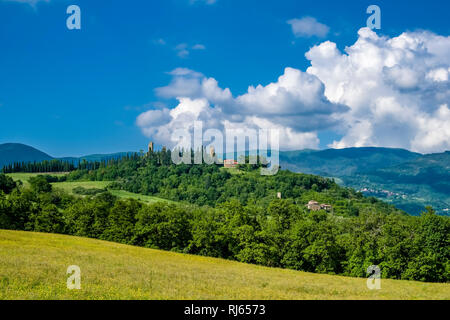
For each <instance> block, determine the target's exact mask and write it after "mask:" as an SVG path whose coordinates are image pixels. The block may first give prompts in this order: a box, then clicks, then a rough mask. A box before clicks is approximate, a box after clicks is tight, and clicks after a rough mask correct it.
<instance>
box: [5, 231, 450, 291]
mask: <svg viewBox="0 0 450 320" xmlns="http://www.w3.org/2000/svg"><path fill="white" fill-rule="evenodd" d="M70 265H78V266H79V267H80V268H81V290H68V289H67V288H66V281H67V277H68V275H67V274H66V270H67V267H68V266H70ZM381 287H382V288H381V290H369V289H368V288H367V286H366V279H362V278H348V277H341V276H333V275H320V274H312V273H305V272H298V271H292V270H283V269H275V268H266V267H261V266H256V265H248V264H243V263H238V262H233V261H228V260H222V259H214V258H207V257H200V256H193V255H185V254H179V253H173V252H166V251H159V250H153V249H146V248H139V247H133V246H127V245H121V244H116V243H111V242H105V241H99V240H93V239H86V238H78V237H72V236H65V235H54V234H41V233H32V232H21V231H4V230H0V299H250V300H251V299H294V300H296V299H450V284H431V283H422V282H412V281H398V280H384V279H383V280H382V282H381Z"/></svg>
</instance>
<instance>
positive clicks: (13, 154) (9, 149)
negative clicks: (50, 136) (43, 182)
mask: <svg viewBox="0 0 450 320" xmlns="http://www.w3.org/2000/svg"><path fill="white" fill-rule="evenodd" d="M131 153H133V152H117V153H111V154H91V155H87V156H82V157H63V158H55V157H52V156H50V155H48V154H46V153H44V152H42V151H39V150H37V149H35V148H33V147H30V146H27V145H25V144H21V143H5V144H0V168H3V167H4V166H6V165H8V164H11V163H14V162H33V161H36V162H39V161H44V160H54V159H58V160H63V161H68V162H73V163H75V164H76V163H77V162H78V161H79V160H86V161H102V160H107V159H117V158H121V157H123V156H126V155H127V154H131Z"/></svg>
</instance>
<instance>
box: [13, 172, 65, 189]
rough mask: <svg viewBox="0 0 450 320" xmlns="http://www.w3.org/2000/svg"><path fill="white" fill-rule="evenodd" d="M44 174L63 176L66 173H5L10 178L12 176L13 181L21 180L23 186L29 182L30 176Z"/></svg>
mask: <svg viewBox="0 0 450 320" xmlns="http://www.w3.org/2000/svg"><path fill="white" fill-rule="evenodd" d="M46 174H49V175H52V176H64V175H66V174H67V173H64V172H57V173H55V172H51V173H22V172H20V173H8V174H6V175H7V176H9V177H11V178H13V180H14V181H19V180H20V181H22V182H23V184H24V185H25V186H27V185H28V184H29V183H28V180H29V179H30V178H31V177H36V176H38V175H46Z"/></svg>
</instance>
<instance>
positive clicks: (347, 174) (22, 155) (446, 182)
mask: <svg viewBox="0 0 450 320" xmlns="http://www.w3.org/2000/svg"><path fill="white" fill-rule="evenodd" d="M127 153H132V152H118V153H113V154H94V155H87V156H83V157H65V158H59V159H60V160H65V161H69V162H74V163H76V162H78V160H82V159H86V160H88V161H102V160H105V159H111V158H120V157H122V156H124V155H126V154H127ZM51 159H56V158H53V157H52V156H50V155H48V154H46V153H44V152H41V151H39V150H37V149H35V148H33V147H30V146H27V145H24V144H17V143H7V144H0V168H1V167H3V166H4V165H7V164H9V163H13V162H29V161H43V160H51ZM280 164H281V167H282V168H283V169H288V170H290V171H294V172H303V173H310V174H315V175H320V176H325V177H330V178H334V179H335V180H336V182H338V183H339V184H341V185H345V186H349V187H352V188H355V189H356V190H359V191H361V192H362V193H364V194H365V195H367V196H375V197H377V198H380V199H382V200H384V201H386V202H390V203H392V204H395V205H396V206H397V207H398V208H400V209H403V210H405V211H406V212H408V213H410V214H413V215H417V214H420V212H421V211H423V210H424V207H425V206H427V205H431V206H432V207H433V208H434V209H435V210H436V211H437V212H438V213H439V214H442V215H450V152H449V151H447V152H444V153H439V154H428V155H422V154H419V153H414V152H410V151H407V150H403V149H389V148H347V149H327V150H301V151H287V152H280Z"/></svg>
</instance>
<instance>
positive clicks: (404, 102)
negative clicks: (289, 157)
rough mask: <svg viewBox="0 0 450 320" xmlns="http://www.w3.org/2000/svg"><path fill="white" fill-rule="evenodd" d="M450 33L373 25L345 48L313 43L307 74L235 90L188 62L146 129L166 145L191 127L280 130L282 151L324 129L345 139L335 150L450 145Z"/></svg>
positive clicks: (290, 72)
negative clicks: (389, 31)
mask: <svg viewBox="0 0 450 320" xmlns="http://www.w3.org/2000/svg"><path fill="white" fill-rule="evenodd" d="M449 52H450V37H443V36H439V35H436V34H434V33H431V32H426V31H420V32H419V31H418V32H405V33H403V34H401V35H399V36H397V37H392V38H390V37H387V36H379V35H377V34H376V33H375V32H373V31H371V30H370V29H367V28H362V29H361V30H359V32H358V39H357V41H356V42H355V43H354V44H353V45H351V46H349V47H347V48H346V49H345V51H344V52H341V51H340V50H338V48H337V45H336V44H335V43H333V42H330V41H325V42H323V43H321V44H319V45H317V46H314V47H312V48H311V49H310V50H309V51H308V52H307V53H306V57H307V59H309V60H310V63H311V65H310V67H309V68H307V70H306V72H305V71H301V70H298V69H294V68H286V69H285V71H284V73H283V74H282V75H280V77H279V78H278V79H277V80H276V81H274V82H272V83H270V84H268V85H265V86H263V85H257V86H250V87H249V88H248V90H247V92H246V93H244V94H242V95H240V96H233V94H232V92H231V90H230V89H229V88H221V87H220V86H219V83H218V81H217V80H216V79H214V78H212V77H207V76H205V75H203V74H202V73H200V72H196V71H193V70H190V69H186V68H178V69H175V70H173V71H171V72H170V73H169V74H170V75H171V76H172V80H171V82H170V83H169V84H168V85H167V86H164V87H160V88H157V89H155V92H156V94H157V95H158V96H160V97H161V98H166V99H173V98H175V99H177V101H178V104H177V105H176V106H175V107H174V108H172V109H169V108H161V109H158V110H150V111H147V112H145V113H143V114H141V115H140V116H139V117H138V119H137V125H138V126H139V127H140V128H141V130H142V132H143V133H144V134H146V135H147V136H149V137H153V138H154V139H157V140H158V141H160V143H165V144H167V145H169V146H171V145H173V144H174V141H171V138H170V137H171V132H173V131H174V130H177V129H180V128H187V129H189V130H190V129H192V125H193V121H196V120H197V121H198V120H200V121H203V123H204V129H207V128H216V129H219V130H224V129H225V128H234V129H236V128H240V129H243V130H244V129H258V128H261V129H275V128H277V129H279V130H280V146H281V148H282V149H302V148H317V147H318V146H319V144H320V141H319V138H318V137H319V136H318V133H319V132H321V131H322V130H326V131H328V132H330V131H331V132H334V133H336V134H338V135H339V136H341V137H342V138H340V139H338V140H336V141H334V142H333V143H332V144H330V147H334V148H345V147H363V146H380V147H396V148H406V149H409V150H413V151H417V152H422V153H429V152H442V151H445V150H450V110H449V105H450V83H449V72H450V54H449Z"/></svg>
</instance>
